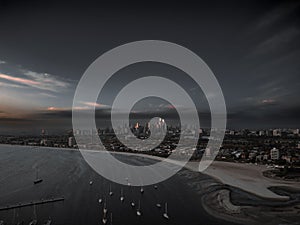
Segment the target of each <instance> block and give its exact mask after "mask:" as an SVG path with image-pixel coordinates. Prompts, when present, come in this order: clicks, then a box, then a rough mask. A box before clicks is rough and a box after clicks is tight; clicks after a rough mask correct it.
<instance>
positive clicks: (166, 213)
mask: <svg viewBox="0 0 300 225" xmlns="http://www.w3.org/2000/svg"><path fill="white" fill-rule="evenodd" d="M163 217H164V218H165V219H167V220H168V219H169V215H168V203H167V202H166V203H165V212H164V214H163Z"/></svg>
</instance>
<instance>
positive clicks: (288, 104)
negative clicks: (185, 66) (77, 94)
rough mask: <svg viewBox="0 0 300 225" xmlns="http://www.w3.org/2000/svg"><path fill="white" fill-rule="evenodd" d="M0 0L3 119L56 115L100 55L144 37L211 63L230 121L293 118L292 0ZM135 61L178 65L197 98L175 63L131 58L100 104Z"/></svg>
mask: <svg viewBox="0 0 300 225" xmlns="http://www.w3.org/2000/svg"><path fill="white" fill-rule="evenodd" d="M0 2H1V3H0V30H1V32H0V122H1V123H2V127H10V128H14V129H15V128H17V127H18V126H19V125H20V124H22V123H24V121H31V122H32V121H35V120H39V119H40V120H43V119H44V120H48V117H47V116H46V117H45V116H44V115H45V114H46V115H49V114H53V117H55V116H56V117H60V115H62V113H61V112H68V111H69V110H70V108H71V106H72V98H73V94H74V90H75V88H76V84H77V82H78V81H79V79H80V77H81V76H82V74H83V73H84V71H85V70H86V69H87V67H88V66H89V65H90V64H91V63H92V62H93V61H94V60H95V59H96V58H97V57H99V56H100V55H101V54H102V53H104V52H106V51H108V50H110V49H111V48H114V47H117V46H118V45H121V44H125V43H127V42H132V41H137V40H150V39H153V40H165V41H170V42H174V43H177V44H180V45H182V46H185V47H187V48H189V49H190V50H192V51H194V52H195V53H197V54H198V55H199V56H200V57H201V58H202V59H203V60H204V61H205V62H206V63H207V64H208V65H209V67H210V68H211V69H212V71H213V72H214V74H215V76H216V77H217V79H218V81H219V83H220V85H221V87H222V90H223V93H224V96H225V100H226V105H227V110H228V119H229V120H228V126H229V127H250V128H251V127H299V124H300V98H299V93H300V91H299V90H300V74H299V71H300V63H299V59H300V41H299V40H300V20H299V17H300V16H299V15H300V4H299V2H297V1H203V2H202V4H200V3H197V4H196V3H194V2H189V1H182V2H181V3H173V2H164V3H163V4H162V3H161V2H159V1H157V2H156V1H137V2H128V1H119V2H118V1H112V2H111V3H107V1H106V3H102V2H101V1H69V2H67V1H64V3H62V1H14V0H11V1H10V0H7V1H0ZM137 70H139V71H142V70H144V72H143V73H145V74H147V73H150V72H149V71H151V73H153V72H158V71H160V70H163V71H165V74H167V75H166V76H168V72H166V71H169V74H173V75H174V74H175V75H174V76H175V78H174V79H175V80H176V81H177V82H182V85H183V86H184V87H185V88H186V89H188V90H189V93H190V94H191V96H192V98H193V99H194V100H195V101H198V105H201V104H202V100H203V99H202V97H201V93H200V91H199V90H198V88H197V87H196V86H195V84H193V82H191V81H189V80H188V79H187V78H186V76H185V75H184V74H181V73H180V72H178V71H174V68H166V67H164V66H163V65H136V66H135V67H132V68H127V69H124V70H123V71H120V72H119V75H121V76H122V78H121V79H120V78H119V79H118V78H117V75H116V76H115V78H113V79H112V80H111V82H110V83H109V84H108V85H107V88H106V91H104V93H103V98H102V99H101V100H100V101H99V102H98V103H97V104H98V105H97V107H98V108H104V109H106V108H107V107H109V106H110V104H111V102H112V100H113V98H114V96H115V94H116V93H117V90H119V89H120V88H121V87H122V85H124V84H126V82H129V81H130V80H132V79H134V78H135V77H136V75H135V74H137V72H136V71H137ZM145 70H146V71H145ZM122 73H123V75H122ZM139 73H140V72H139ZM124 74H126V75H125V76H124ZM199 99H200V100H199ZM204 102H205V101H204ZM92 104H93V103H91V102H83V103H82V107H83V108H84V107H86V108H88V107H90V106H91V105H92ZM151 104H152V103H151ZM151 104H150V103H148V105H151ZM203 104H205V103H203ZM200 108H201V107H200ZM202 110H203V112H205V107H203V108H202ZM33 115H34V116H33ZM61 119H63V120H65V119H66V117H65V116H64V117H62V118H61ZM31 122H30V123H31ZM28 124H29V123H28Z"/></svg>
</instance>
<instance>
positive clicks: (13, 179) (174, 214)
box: [0, 145, 232, 225]
mask: <svg viewBox="0 0 300 225" xmlns="http://www.w3.org/2000/svg"><path fill="white" fill-rule="evenodd" d="M118 157H126V159H124V161H127V160H132V161H134V162H133V164H140V165H143V164H144V163H146V162H145V161H144V160H146V161H147V160H150V159H141V160H139V159H138V158H139V157H137V156H134V157H130V156H126V155H123V156H118ZM37 167H38V170H39V176H40V177H41V178H43V182H42V183H40V184H37V185H34V184H33V180H34V179H35V177H36V168H37ZM191 173H192V172H191ZM199 177H200V178H199V179H201V176H199ZM90 180H92V181H93V185H90V184H89V182H90ZM187 182H188V179H187V178H185V177H182V176H179V175H175V176H173V177H172V178H170V179H168V180H166V181H164V182H162V183H159V184H158V185H157V186H158V189H155V188H154V186H146V187H144V190H145V191H144V194H141V193H140V188H139V187H130V186H121V185H119V184H116V183H112V182H109V181H108V180H106V179H104V178H102V177H101V176H100V175H98V174H97V173H96V172H94V171H93V170H92V169H91V168H90V167H89V165H88V164H87V163H86V162H85V161H84V160H83V158H82V156H81V154H80V152H77V151H68V150H58V149H52V148H31V147H21V146H6V145H2V146H0V207H3V206H6V205H10V204H17V203H19V202H22V203H23V202H31V201H37V200H40V199H49V198H56V197H64V198H65V201H63V202H56V203H47V204H44V205H36V206H35V210H34V207H33V206H28V207H24V208H19V209H15V210H5V211H0V221H1V220H3V221H4V222H5V224H17V222H20V221H24V224H28V223H29V221H30V220H31V219H32V218H34V217H35V215H36V217H37V220H38V222H39V224H43V222H45V220H47V219H48V218H51V220H52V224H54V225H56V224H66V225H77V224H78V225H84V224H85V225H93V224H95V225H96V224H102V217H103V210H102V209H103V203H102V204H99V202H98V199H99V198H100V197H102V198H103V199H104V198H106V202H107V208H108V212H109V214H110V213H111V212H112V214H113V224H115V225H118V224H120V225H121V224H125V225H127V224H128V225H129V224H132V225H137V224H143V225H144V224H145V225H147V224H149V225H150V224H151V225H154V224H174V225H196V224H199V225H200V224H203V225H209V224H210V225H212V224H214V225H217V224H224V225H226V224H232V223H229V222H224V221H220V220H218V219H216V218H213V217H211V216H210V215H208V214H207V213H206V212H205V211H204V209H203V208H202V206H201V194H200V195H199V194H196V192H195V190H193V189H192V188H191V187H190V186H188V185H187ZM109 186H111V187H112V191H113V192H114V195H113V196H109V194H108V192H109ZM121 187H122V188H123V191H124V195H125V200H124V202H123V203H122V202H121V201H120V192H121ZM132 200H134V201H135V203H136V204H137V203H138V201H139V200H140V202H141V211H142V216H141V217H137V216H136V209H133V208H132V207H131V206H130V202H131V201H132ZM164 202H168V213H169V216H170V219H169V220H166V219H164V218H163V216H162V214H163V212H164V210H163V207H162V208H161V209H158V208H157V207H156V204H157V203H161V204H162V206H163V204H164ZM34 211H35V213H34ZM107 224H110V221H108V223H107Z"/></svg>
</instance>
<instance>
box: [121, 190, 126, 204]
mask: <svg viewBox="0 0 300 225" xmlns="http://www.w3.org/2000/svg"><path fill="white" fill-rule="evenodd" d="M124 199H125V197H124V194H123V188H121V197H120V200H121V202H123V201H124Z"/></svg>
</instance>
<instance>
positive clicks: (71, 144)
mask: <svg viewBox="0 0 300 225" xmlns="http://www.w3.org/2000/svg"><path fill="white" fill-rule="evenodd" d="M75 144H76V142H75V138H74V137H69V143H68V145H69V147H71V148H72V147H73V146H74V145H75Z"/></svg>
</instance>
